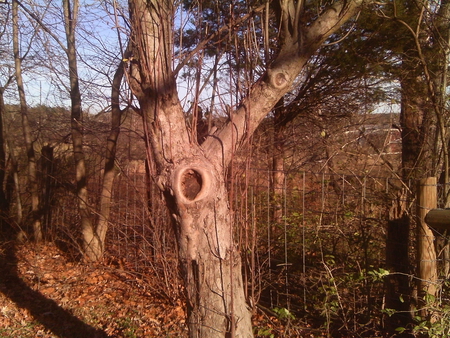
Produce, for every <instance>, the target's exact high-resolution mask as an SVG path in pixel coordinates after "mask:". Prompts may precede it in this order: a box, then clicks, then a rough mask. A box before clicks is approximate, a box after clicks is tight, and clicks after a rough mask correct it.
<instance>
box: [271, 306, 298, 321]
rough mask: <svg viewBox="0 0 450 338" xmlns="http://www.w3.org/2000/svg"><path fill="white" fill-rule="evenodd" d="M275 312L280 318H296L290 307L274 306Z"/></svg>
mask: <svg viewBox="0 0 450 338" xmlns="http://www.w3.org/2000/svg"><path fill="white" fill-rule="evenodd" d="M273 312H275V313H276V314H277V316H278V319H283V320H289V319H292V320H293V319H295V316H294V315H293V314H292V313H291V311H289V310H288V309H286V308H284V307H282V308H278V307H276V308H274V309H273Z"/></svg>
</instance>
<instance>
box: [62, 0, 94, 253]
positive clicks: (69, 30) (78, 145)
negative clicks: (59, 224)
mask: <svg viewBox="0 0 450 338" xmlns="http://www.w3.org/2000/svg"><path fill="white" fill-rule="evenodd" d="M63 7H64V28H65V33H66V40H67V49H66V54H67V59H68V63H69V79H70V102H71V115H70V117H71V133H72V147H73V157H74V161H75V181H76V194H77V197H78V212H79V215H80V220H81V234H82V241H83V249H84V254H85V255H86V257H87V258H88V259H89V260H92V261H96V260H97V259H98V258H99V257H100V256H101V252H99V251H98V246H97V245H95V243H96V242H97V239H96V238H95V237H96V234H95V229H94V226H93V222H92V217H91V213H90V210H89V200H88V189H87V177H86V164H85V157H84V150H83V113H82V107H81V93H80V84H79V78H78V66H77V53H76V46H75V28H76V24H77V16H78V0H73V4H71V2H70V0H63Z"/></svg>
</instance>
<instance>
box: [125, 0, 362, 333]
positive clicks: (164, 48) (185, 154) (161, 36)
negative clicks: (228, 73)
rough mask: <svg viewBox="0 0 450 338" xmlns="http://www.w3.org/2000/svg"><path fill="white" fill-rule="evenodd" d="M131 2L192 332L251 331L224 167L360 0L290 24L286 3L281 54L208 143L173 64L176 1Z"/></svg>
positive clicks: (136, 72) (137, 70) (150, 133)
mask: <svg viewBox="0 0 450 338" xmlns="http://www.w3.org/2000/svg"><path fill="white" fill-rule="evenodd" d="M291 4H292V3H291ZM129 5H130V22H131V25H132V32H131V41H132V42H133V46H132V51H133V56H134V58H133V60H131V61H130V64H129V68H128V74H127V78H128V81H129V84H130V87H131V88H132V90H133V93H134V95H135V96H136V97H137V99H138V100H139V104H140V109H141V111H142V117H143V125H144V131H145V133H146V140H147V141H148V144H147V157H148V160H149V161H154V163H155V173H154V180H155V182H156V184H157V185H158V186H159V188H160V189H161V191H163V194H164V196H165V199H166V202H167V205H168V207H169V210H170V211H171V215H172V218H173V221H174V226H175V231H176V233H177V240H178V246H179V259H180V263H181V264H180V265H181V269H182V273H183V278H184V281H185V287H186V293H187V303H188V325H189V334H190V337H192V338H194V337H195V338H200V337H202V338H219V337H220V338H223V337H233V338H250V337H253V333H252V325H251V313H250V309H249V307H248V306H247V302H246V299H245V295H244V288H245V285H243V281H242V275H241V273H242V272H241V257H240V255H239V252H238V251H237V249H236V248H235V245H234V243H233V217H232V213H231V210H230V207H229V203H228V195H227V190H226V185H225V182H226V180H225V177H226V170H227V168H228V165H229V164H230V162H231V159H232V158H233V156H234V155H235V153H236V151H237V150H238V149H239V147H240V146H241V145H242V144H243V143H244V142H245V140H247V139H248V138H249V137H251V135H252V134H253V132H254V131H255V129H256V128H257V127H258V125H259V124H260V123H261V121H262V120H263V119H264V117H266V116H267V114H268V113H269V112H270V111H271V110H272V109H273V107H274V106H275V104H276V103H277V102H278V100H279V99H280V98H281V97H282V96H283V95H284V94H285V93H286V92H287V91H288V90H290V89H291V86H292V84H293V83H294V80H295V79H296V78H297V76H298V74H299V73H300V71H301V70H302V68H303V66H304V65H305V64H306V62H307V60H308V59H309V57H310V56H311V55H312V54H313V53H314V52H315V51H316V49H317V48H318V47H319V46H320V45H321V44H322V42H323V41H325V39H326V38H327V37H328V36H329V35H330V34H333V33H334V32H335V31H336V30H337V29H338V28H339V27H340V25H342V24H343V23H344V22H345V21H346V20H348V19H349V18H350V17H351V16H352V15H353V14H354V13H355V12H356V10H357V8H358V5H359V3H356V2H346V3H345V4H344V3H343V2H339V3H335V4H334V5H333V6H332V7H331V8H329V9H327V10H325V11H323V12H322V14H321V17H320V19H318V20H316V21H315V22H313V23H312V24H311V25H309V26H307V27H306V26H298V27H295V28H293V29H292V30H291V26H290V25H289V24H288V22H287V21H290V22H294V21H295V22H296V24H298V25H300V22H299V20H298V18H299V17H300V15H301V13H299V12H298V13H291V12H290V11H289V9H288V8H284V10H286V12H285V13H284V14H286V16H287V17H286V16H283V18H284V19H286V22H285V25H284V29H285V31H284V32H283V33H284V34H283V43H282V47H281V50H280V53H279V55H278V57H277V59H276V60H274V62H273V63H272V64H271V68H270V69H268V70H267V72H266V74H265V75H263V76H262V77H261V79H260V80H259V81H257V82H256V83H255V84H254V85H253V86H252V88H251V89H250V90H249V94H248V96H247V97H246V98H245V99H243V100H242V102H241V103H240V105H239V106H238V107H237V108H236V110H235V111H230V112H229V114H230V119H229V120H228V121H227V122H226V123H225V124H224V126H223V127H222V128H220V129H219V130H217V131H216V132H214V134H213V135H208V137H206V139H205V140H204V141H203V143H201V145H199V144H198V142H197V135H196V134H195V133H193V132H192V130H189V128H188V127H187V125H186V118H185V115H184V112H183V109H182V107H181V103H180V100H179V98H178V93H177V89H176V75H177V74H176V71H174V70H173V69H172V59H173V55H174V54H173V18H174V16H175V14H174V13H175V7H174V4H173V1H170V0H148V1H143V0H130V2H129ZM347 6H348V7H347ZM300 7H301V6H298V8H297V10H300ZM289 15H293V16H292V17H289ZM294 16H295V19H294ZM229 28H230V27H229ZM301 29H304V31H303V32H300V30H301ZM180 64H181V65H182V64H183V62H180Z"/></svg>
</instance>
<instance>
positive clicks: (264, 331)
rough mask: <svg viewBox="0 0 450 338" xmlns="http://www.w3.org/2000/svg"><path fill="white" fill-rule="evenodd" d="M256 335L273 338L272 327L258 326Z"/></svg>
mask: <svg viewBox="0 0 450 338" xmlns="http://www.w3.org/2000/svg"><path fill="white" fill-rule="evenodd" d="M256 336H257V337H268V338H274V337H275V335H274V334H273V333H272V329H269V328H260V329H258V331H257V333H256Z"/></svg>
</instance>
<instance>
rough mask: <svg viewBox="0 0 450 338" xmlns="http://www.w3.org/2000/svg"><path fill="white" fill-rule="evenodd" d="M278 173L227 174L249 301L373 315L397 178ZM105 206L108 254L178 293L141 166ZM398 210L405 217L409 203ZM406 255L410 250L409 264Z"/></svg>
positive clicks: (315, 312) (166, 235)
mask: <svg viewBox="0 0 450 338" xmlns="http://www.w3.org/2000/svg"><path fill="white" fill-rule="evenodd" d="M281 174H282V177H283V178H282V180H281V181H280V182H281V183H280V184H277V185H276V186H275V184H274V183H273V182H274V179H273V177H274V176H273V175H274V172H273V171H270V170H264V169H247V170H245V171H243V172H238V171H236V172H235V174H234V176H233V177H230V179H229V188H230V191H231V194H230V204H231V206H232V211H233V213H234V217H235V224H236V231H235V240H236V242H237V244H238V247H239V249H240V252H241V254H242V257H243V274H244V280H245V282H246V285H247V297H248V298H249V300H250V301H251V302H253V304H259V306H261V307H264V308H266V309H285V310H287V311H289V313H292V314H296V315H297V316H298V317H301V316H310V317H312V318H316V320H319V321H320V320H322V321H323V323H329V322H330V320H329V319H330V318H331V317H338V318H339V320H340V322H341V324H342V323H344V324H342V325H358V323H365V322H368V321H369V320H373V318H376V317H377V315H378V317H377V318H381V317H382V316H381V315H379V314H380V311H381V310H382V309H383V304H384V298H383V297H384V286H383V282H382V281H380V280H377V279H376V278H372V277H373V274H371V273H372V272H373V271H378V270H379V269H380V268H383V267H384V266H385V249H386V240H387V236H386V231H387V223H388V218H389V209H390V207H391V206H392V204H393V201H394V200H395V199H396V198H397V195H398V194H397V193H398V191H399V190H400V189H401V187H402V185H401V182H400V180H398V179H397V178H395V177H372V176H369V175H367V176H358V175H347V174H335V173H327V172H308V171H286V172H282V173H281ZM74 205H75V203H67V201H66V202H63V201H61V202H60V203H59V204H58V205H57V207H56V210H55V212H54V215H55V217H56V219H57V223H60V224H61V225H62V226H63V225H64V224H70V223H72V224H73V222H74V221H75V220H74V219H73V214H74V213H73V212H69V209H70V208H71V207H73V206H74ZM112 210H113V214H112V217H111V220H110V229H109V232H108V238H107V241H108V242H107V244H106V246H107V256H108V257H109V258H108V259H110V260H111V262H113V263H114V264H117V265H118V266H119V267H120V268H123V269H129V270H133V271H134V272H135V273H137V274H139V275H140V276H142V278H143V279H145V278H151V279H153V280H157V281H158V283H160V284H161V286H162V287H163V288H164V289H165V290H166V291H165V292H166V293H167V295H169V296H171V297H176V296H177V295H179V292H180V290H181V285H182V283H181V282H180V278H179V276H178V273H177V271H178V266H177V264H178V263H177V252H176V243H175V236H174V232H173V228H172V224H171V222H170V221H169V220H170V217H169V214H168V213H167V210H166V208H165V206H164V203H163V200H162V196H161V194H160V192H158V190H157V189H156V188H155V187H153V186H152V183H151V181H150V180H149V179H148V178H147V175H146V173H145V168H144V166H143V165H135V166H129V167H128V168H127V169H126V170H122V172H121V173H120V174H119V176H118V177H117V178H116V181H115V186H114V190H113V208H112ZM408 212H409V213H411V214H414V213H415V205H413V204H411V206H410V209H409V211H408ZM413 233H414V231H411V238H410V241H411V243H413V244H414V241H415V237H414V235H413ZM442 238H444V237H442ZM414 255H415V253H414V246H412V247H411V262H414V259H415V257H414ZM438 259H441V258H438ZM412 264H413V263H412ZM412 272H414V269H413V268H412ZM370 318H372V319H370ZM345 323H346V324H345ZM349 323H353V324H349ZM319 324H320V323H319ZM324 325H325V324H324ZM349 329H350V328H349ZM354 329H356V327H355V328H354Z"/></svg>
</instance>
